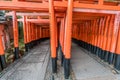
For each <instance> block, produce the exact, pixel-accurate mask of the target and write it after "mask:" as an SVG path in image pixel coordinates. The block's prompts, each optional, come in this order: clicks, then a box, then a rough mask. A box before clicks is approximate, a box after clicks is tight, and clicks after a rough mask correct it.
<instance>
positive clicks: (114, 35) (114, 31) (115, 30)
mask: <svg viewBox="0 0 120 80" xmlns="http://www.w3.org/2000/svg"><path fill="white" fill-rule="evenodd" d="M119 19H120V15H119V14H116V16H115V20H114V27H113V29H112V38H111V46H110V54H109V56H108V57H109V59H108V62H109V64H112V63H113V57H114V55H115V49H116V43H117V36H118V29H119V24H120V20H119Z"/></svg>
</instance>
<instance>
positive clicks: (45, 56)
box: [0, 40, 120, 80]
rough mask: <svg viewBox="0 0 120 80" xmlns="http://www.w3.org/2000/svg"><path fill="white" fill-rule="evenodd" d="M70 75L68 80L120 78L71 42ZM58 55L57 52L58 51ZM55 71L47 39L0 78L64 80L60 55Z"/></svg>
mask: <svg viewBox="0 0 120 80" xmlns="http://www.w3.org/2000/svg"><path fill="white" fill-rule="evenodd" d="M71 54H72V59H71V75H70V78H69V79H68V80H120V75H119V74H117V73H114V72H113V71H112V70H111V68H109V67H106V66H105V65H104V64H101V61H100V62H99V61H98V60H96V59H98V58H96V59H95V58H94V57H95V56H94V55H90V54H88V52H87V51H86V50H84V49H82V48H81V47H79V46H78V45H77V44H74V43H73V44H72V53H71ZM58 56H59V53H58ZM57 65H58V66H57V73H56V74H52V68H51V66H52V65H51V59H50V49H49V40H48V41H43V42H41V43H40V44H39V45H38V46H36V47H34V49H32V50H31V51H30V52H29V53H28V54H27V55H26V56H25V57H23V58H21V59H20V60H18V61H16V62H15V63H14V64H12V65H11V66H10V67H9V68H7V69H6V70H4V71H3V74H1V75H0V77H1V78H0V80H65V79H64V69H63V67H62V66H61V60H60V56H59V57H58V61H57Z"/></svg>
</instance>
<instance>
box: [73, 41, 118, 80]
mask: <svg viewBox="0 0 120 80" xmlns="http://www.w3.org/2000/svg"><path fill="white" fill-rule="evenodd" d="M87 53H88V52H87V51H86V50H84V49H82V48H81V47H79V46H78V45H77V44H74V43H73V44H72V59H71V66H72V69H73V72H74V75H75V80H120V79H119V77H118V76H120V75H118V74H116V73H113V72H112V70H111V69H110V68H108V67H106V66H105V65H104V64H100V63H99V62H98V61H97V60H95V59H94V58H93V56H90V55H88V54H87ZM97 59H98V58H97Z"/></svg>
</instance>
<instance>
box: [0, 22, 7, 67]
mask: <svg viewBox="0 0 120 80" xmlns="http://www.w3.org/2000/svg"><path fill="white" fill-rule="evenodd" d="M1 27H4V26H1V24H0V64H1V68H2V69H4V68H5V67H6V60H5V52H4V47H3V41H2V29H1Z"/></svg>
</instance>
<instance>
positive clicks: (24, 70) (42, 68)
mask: <svg viewBox="0 0 120 80" xmlns="http://www.w3.org/2000/svg"><path fill="white" fill-rule="evenodd" d="M48 60H49V41H45V42H42V43H40V44H39V45H38V46H36V47H35V48H34V49H32V50H31V51H30V52H29V53H28V54H27V55H26V56H25V57H23V58H22V59H20V60H19V61H18V62H17V64H15V65H14V64H13V65H11V67H9V69H8V70H7V72H6V73H5V74H4V75H3V76H2V77H1V78H0V80H44V77H45V72H46V67H47V64H46V63H48Z"/></svg>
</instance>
